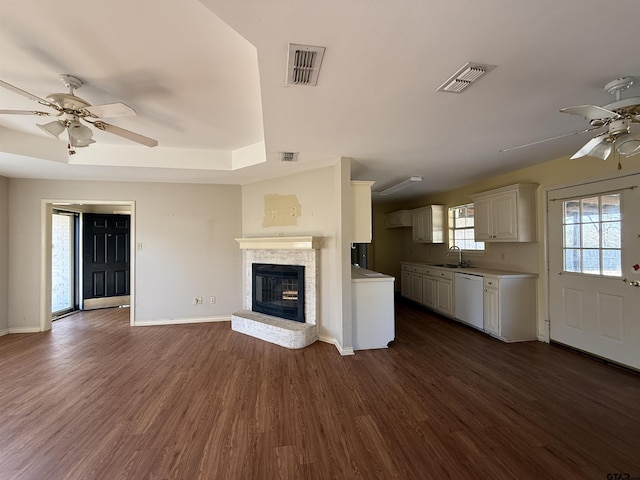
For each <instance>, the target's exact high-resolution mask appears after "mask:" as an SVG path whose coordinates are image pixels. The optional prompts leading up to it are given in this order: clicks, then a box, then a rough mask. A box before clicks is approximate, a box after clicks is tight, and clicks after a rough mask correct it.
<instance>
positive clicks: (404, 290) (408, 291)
mask: <svg viewBox="0 0 640 480" xmlns="http://www.w3.org/2000/svg"><path fill="white" fill-rule="evenodd" d="M400 281H401V285H400V293H401V295H402V296H403V297H405V298H408V299H409V300H413V301H414V302H418V303H422V267H418V266H416V265H404V264H403V265H402V266H401V268H400Z"/></svg>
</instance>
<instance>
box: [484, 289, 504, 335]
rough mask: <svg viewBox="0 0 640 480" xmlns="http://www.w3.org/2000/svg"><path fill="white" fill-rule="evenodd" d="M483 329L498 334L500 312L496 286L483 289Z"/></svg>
mask: <svg viewBox="0 0 640 480" xmlns="http://www.w3.org/2000/svg"><path fill="white" fill-rule="evenodd" d="M483 301H484V308H483V310H484V330H485V332H488V333H493V334H494V335H500V312H499V306H500V304H499V297H498V289H497V288H485V289H484V297H483Z"/></svg>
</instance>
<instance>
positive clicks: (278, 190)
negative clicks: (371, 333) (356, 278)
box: [242, 159, 351, 350]
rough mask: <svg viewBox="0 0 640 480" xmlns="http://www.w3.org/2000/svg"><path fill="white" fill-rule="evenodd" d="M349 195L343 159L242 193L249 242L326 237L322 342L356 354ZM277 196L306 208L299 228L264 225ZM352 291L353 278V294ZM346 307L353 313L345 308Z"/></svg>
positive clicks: (322, 256)
mask: <svg viewBox="0 0 640 480" xmlns="http://www.w3.org/2000/svg"><path fill="white" fill-rule="evenodd" d="M345 185H346V187H345ZM345 189H346V192H345ZM349 189H350V179H349V160H348V159H340V160H338V161H337V162H336V164H335V165H334V166H331V167H325V168H320V169H317V170H310V171H307V172H302V173H297V174H294V175H289V176H285V177H280V178H276V179H272V180H265V181H261V182H256V183H253V184H249V185H244V186H243V187H242V212H243V215H242V235H243V236H244V237H274V236H281V235H282V236H296V235H313V236H317V237H322V247H321V249H320V251H319V272H320V283H319V296H320V298H319V302H318V322H317V323H318V326H319V329H320V335H321V337H324V339H325V340H329V341H333V340H335V341H336V342H337V347H338V349H340V350H344V349H349V348H351V303H350V298H351V297H350V293H349V295H346V298H345V293H344V292H345V290H344V288H346V287H345V286H344V283H345V277H344V271H345V269H348V270H349V272H350V265H349V257H347V258H346V259H345V258H344V255H345V252H346V253H349V244H348V242H347V243H346V245H345V235H344V234H343V231H342V230H343V226H342V220H341V218H342V216H343V213H342V211H343V203H344V201H345V197H346V195H348V192H349V191H350V190H349ZM273 194H278V195H291V196H294V197H295V199H296V200H297V203H299V204H300V207H301V210H300V216H299V217H298V218H297V221H296V223H295V225H271V223H274V222H270V221H269V220H268V219H267V222H266V223H267V225H266V226H265V225H264V222H263V220H264V215H265V203H268V202H269V197H267V196H268V195H273ZM346 201H347V205H350V203H349V202H350V197H349V198H346ZM349 218H350V217H349ZM276 223H277V222H276ZM347 237H348V235H347ZM350 287H351V278H350V273H349V277H348V288H349V289H350ZM349 292H350V290H349ZM344 302H346V304H347V307H348V308H347V307H344V305H343V303H344ZM345 331H346V332H347V333H346V334H345Z"/></svg>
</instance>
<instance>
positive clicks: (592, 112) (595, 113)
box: [560, 105, 620, 120]
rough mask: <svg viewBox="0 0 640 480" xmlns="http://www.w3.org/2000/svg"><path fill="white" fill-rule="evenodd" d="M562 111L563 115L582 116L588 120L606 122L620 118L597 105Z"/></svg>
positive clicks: (569, 108)
mask: <svg viewBox="0 0 640 480" xmlns="http://www.w3.org/2000/svg"><path fill="white" fill-rule="evenodd" d="M560 111H561V112H562V113H570V114H571V115H580V116H581V117H584V118H586V119H587V120H605V119H607V118H617V117H619V116H620V115H618V114H617V113H616V112H612V111H611V110H607V109H606V108H602V107H598V106H596V105H578V106H576V107H566V108H561V109H560Z"/></svg>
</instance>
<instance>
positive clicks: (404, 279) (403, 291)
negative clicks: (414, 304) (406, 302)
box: [400, 270, 411, 298]
mask: <svg viewBox="0 0 640 480" xmlns="http://www.w3.org/2000/svg"><path fill="white" fill-rule="evenodd" d="M400 295H402V296H403V297H404V298H411V273H410V272H409V271H408V270H402V271H401V272H400Z"/></svg>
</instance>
